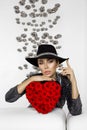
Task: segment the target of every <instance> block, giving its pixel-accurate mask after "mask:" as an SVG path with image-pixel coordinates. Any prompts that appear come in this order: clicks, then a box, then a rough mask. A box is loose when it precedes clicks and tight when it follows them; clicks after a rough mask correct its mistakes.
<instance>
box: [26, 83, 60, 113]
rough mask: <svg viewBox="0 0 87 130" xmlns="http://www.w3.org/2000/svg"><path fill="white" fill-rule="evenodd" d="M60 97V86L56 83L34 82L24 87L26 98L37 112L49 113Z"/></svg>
mask: <svg viewBox="0 0 87 130" xmlns="http://www.w3.org/2000/svg"><path fill="white" fill-rule="evenodd" d="M60 97H61V86H60V84H59V83H58V82H56V81H40V82H38V81H34V82H31V83H30V84H29V85H27V86H26V98H27V99H28V101H29V103H31V105H32V106H33V107H34V108H35V109H36V110H37V111H38V112H39V113H43V114H46V113H48V112H51V111H52V110H53V109H54V108H55V106H56V103H57V102H58V101H59V99H60Z"/></svg>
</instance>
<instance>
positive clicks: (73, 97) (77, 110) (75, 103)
mask: <svg viewBox="0 0 87 130" xmlns="http://www.w3.org/2000/svg"><path fill="white" fill-rule="evenodd" d="M66 63H67V67H66V68H63V71H62V73H61V74H62V75H63V76H67V78H68V79H69V80H70V83H69V84H68V86H66V89H67V91H66V99H67V105H68V108H69V111H70V113H71V114H72V115H78V114H81V112H82V103H81V99H80V95H79V91H78V87H77V81H76V78H75V74H74V71H73V69H72V68H71V66H70V65H69V63H68V60H67V61H66Z"/></svg>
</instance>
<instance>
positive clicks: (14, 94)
mask: <svg viewBox="0 0 87 130" xmlns="http://www.w3.org/2000/svg"><path fill="white" fill-rule="evenodd" d="M24 93H25V91H24V92H23V93H22V94H19V93H18V91H17V85H16V86H15V87H13V88H11V89H10V90H9V91H8V92H7V93H6V94H5V101H7V102H10V103H11V102H15V101H16V100H17V99H19V98H20V97H21V96H23V95H24Z"/></svg>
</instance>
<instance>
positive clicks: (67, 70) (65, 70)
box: [61, 60, 75, 82]
mask: <svg viewBox="0 0 87 130" xmlns="http://www.w3.org/2000/svg"><path fill="white" fill-rule="evenodd" d="M66 64H67V67H63V68H62V72H61V74H62V75H64V76H67V77H68V78H69V80H70V81H71V82H73V81H74V80H75V74H74V71H73V69H72V68H71V66H70V64H69V61H68V60H66Z"/></svg>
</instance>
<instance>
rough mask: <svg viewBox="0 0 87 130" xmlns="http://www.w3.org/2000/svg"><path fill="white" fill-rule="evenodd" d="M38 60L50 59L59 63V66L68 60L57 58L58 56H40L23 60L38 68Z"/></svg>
mask: <svg viewBox="0 0 87 130" xmlns="http://www.w3.org/2000/svg"><path fill="white" fill-rule="evenodd" d="M39 58H52V59H57V60H58V61H59V64H61V63H62V62H64V61H65V60H68V59H69V58H62V57H59V56H57V55H56V56H54V55H42V56H36V57H32V58H30V57H26V58H25V59H26V60H27V61H28V62H29V63H31V64H32V65H34V66H36V67H38V62H37V60H38V59H39Z"/></svg>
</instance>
